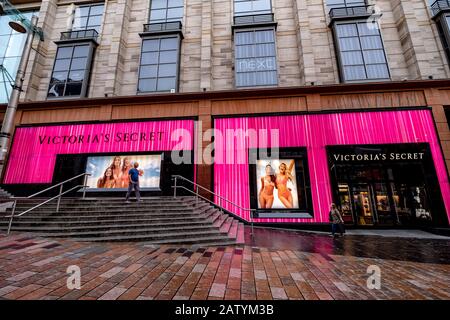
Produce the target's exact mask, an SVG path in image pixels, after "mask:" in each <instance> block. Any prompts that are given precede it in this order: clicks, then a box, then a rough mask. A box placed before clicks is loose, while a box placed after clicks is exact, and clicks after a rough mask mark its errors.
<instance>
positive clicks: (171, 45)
mask: <svg viewBox="0 0 450 320" xmlns="http://www.w3.org/2000/svg"><path fill="white" fill-rule="evenodd" d="M174 49H178V38H165V39H161V50H174Z"/></svg>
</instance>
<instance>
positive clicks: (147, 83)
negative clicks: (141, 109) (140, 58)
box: [138, 79, 156, 92]
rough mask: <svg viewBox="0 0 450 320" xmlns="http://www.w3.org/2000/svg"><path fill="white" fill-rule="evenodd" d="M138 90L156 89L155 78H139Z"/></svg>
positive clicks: (149, 90)
mask: <svg viewBox="0 0 450 320" xmlns="http://www.w3.org/2000/svg"><path fill="white" fill-rule="evenodd" d="M138 91H139V92H154V91H156V79H140V80H139V85H138Z"/></svg>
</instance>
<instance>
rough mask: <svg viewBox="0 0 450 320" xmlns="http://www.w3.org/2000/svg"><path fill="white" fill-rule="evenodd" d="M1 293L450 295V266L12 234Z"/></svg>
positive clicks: (0, 261) (0, 270)
mask: <svg viewBox="0 0 450 320" xmlns="http://www.w3.org/2000/svg"><path fill="white" fill-rule="evenodd" d="M305 239H306V240H307V238H305ZM305 239H303V240H302V241H306V240H305ZM323 239H324V240H323V241H331V240H329V239H328V238H326V237H323ZM346 240H347V239H345V240H342V241H346ZM392 241H396V239H393V240H392ZM70 265H78V266H79V267H80V268H81V274H82V277H81V282H82V287H81V290H69V289H68V288H67V286H66V281H67V277H68V274H66V269H67V267H68V266H70ZM369 265H378V266H379V267H380V268H381V272H382V279H381V285H382V287H381V290H369V289H367V287H366V280H367V277H368V275H367V274H366V270H367V267H368V266H369ZM0 297H1V298H2V299H89V300H92V299H201V300H204V299H450V264H448V263H421V262H413V261H403V260H392V259H380V258H378V257H376V258H368V257H357V256H354V255H348V254H333V253H328V254H324V253H323V252H321V250H320V248H319V249H318V250H316V252H308V251H300V250H296V249H280V248H267V247H262V246H260V247H252V246H242V247H236V248H235V247H219V248H190V247H185V248H182V247H169V246H160V247H151V246H145V245H144V244H142V243H124V244H120V243H116V244H105V243H95V244H93V243H80V242H74V241H71V240H60V239H58V240H53V239H41V238H34V237H32V236H30V235H26V234H13V235H12V236H10V237H4V236H0Z"/></svg>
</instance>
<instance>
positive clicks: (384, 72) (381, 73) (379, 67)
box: [367, 64, 389, 79]
mask: <svg viewBox="0 0 450 320" xmlns="http://www.w3.org/2000/svg"><path fill="white" fill-rule="evenodd" d="M367 77H368V78H369V79H386V78H389V71H388V68H387V66H386V64H371V65H368V66H367Z"/></svg>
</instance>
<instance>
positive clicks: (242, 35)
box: [234, 32, 254, 45]
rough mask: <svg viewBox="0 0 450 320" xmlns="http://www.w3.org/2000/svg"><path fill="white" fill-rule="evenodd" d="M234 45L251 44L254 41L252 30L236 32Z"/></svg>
mask: <svg viewBox="0 0 450 320" xmlns="http://www.w3.org/2000/svg"><path fill="white" fill-rule="evenodd" d="M234 40H235V43H236V45H244V44H252V43H254V38H253V32H236V34H235V39H234Z"/></svg>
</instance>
